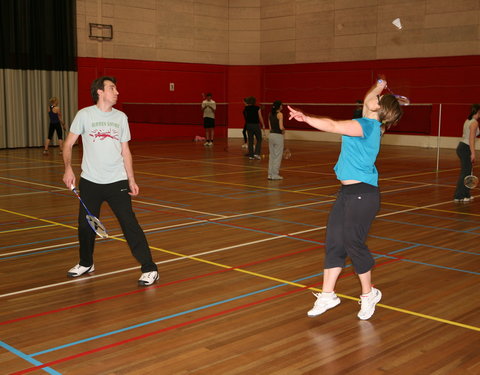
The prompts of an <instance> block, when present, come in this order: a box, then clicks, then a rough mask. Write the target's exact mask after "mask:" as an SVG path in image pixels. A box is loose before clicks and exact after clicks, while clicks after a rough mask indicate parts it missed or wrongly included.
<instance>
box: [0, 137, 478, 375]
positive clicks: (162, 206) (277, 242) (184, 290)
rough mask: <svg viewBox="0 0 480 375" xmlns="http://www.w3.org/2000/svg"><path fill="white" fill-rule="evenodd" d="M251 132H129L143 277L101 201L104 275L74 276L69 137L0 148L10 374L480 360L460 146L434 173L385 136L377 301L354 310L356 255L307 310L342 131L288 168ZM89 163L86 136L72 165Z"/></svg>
mask: <svg viewBox="0 0 480 375" xmlns="http://www.w3.org/2000/svg"><path fill="white" fill-rule="evenodd" d="M240 145H241V141H240V140H230V141H229V143H228V144H227V143H226V141H225V140H224V141H219V142H217V143H216V144H215V146H214V147H213V148H211V149H210V148H209V149H206V148H205V147H204V146H203V145H201V144H195V143H193V142H187V141H171V142H156V143H153V142H152V143H135V142H132V143H131V149H132V152H133V155H134V167H135V172H136V180H137V183H138V185H139V186H140V192H141V194H140V196H138V197H137V198H135V199H134V208H135V211H136V214H137V217H138V219H139V221H140V223H141V225H142V227H143V229H144V230H145V232H146V234H147V237H148V240H149V243H150V245H151V248H152V253H153V257H154V260H155V261H156V262H157V264H158V267H159V271H160V280H159V282H158V283H157V284H155V285H154V286H152V287H148V288H142V287H138V286H137V279H138V277H139V276H140V270H139V267H138V265H137V264H136V263H135V260H134V259H133V257H132V256H131V255H130V252H129V250H128V247H127V245H126V243H125V241H124V239H123V237H122V233H121V231H120V229H119V226H118V223H117V222H116V220H115V218H114V217H113V216H112V213H111V211H110V210H109V208H108V206H104V207H103V209H102V217H101V219H102V221H103V222H104V224H105V225H106V227H107V229H108V230H109V232H110V235H111V236H112V237H111V238H109V239H106V240H98V241H97V245H96V250H95V267H96V271H95V273H93V274H91V275H89V276H86V277H81V278H78V279H68V278H67V277H66V272H67V270H68V269H69V268H70V267H72V266H73V265H75V264H76V263H77V261H78V257H77V239H76V230H75V228H76V225H77V224H76V217H77V212H78V206H79V202H78V200H77V199H76V198H75V197H74V196H73V194H72V193H71V192H69V191H68V190H67V189H65V187H64V186H63V183H62V174H63V164H62V159H61V156H60V155H59V153H58V149H52V150H51V152H50V154H49V155H48V156H43V155H42V153H41V149H14V150H0V160H1V163H2V165H1V167H0V212H1V213H2V219H1V220H0V239H1V242H0V250H1V252H0V332H1V334H0V368H1V370H0V372H1V373H2V374H26V373H31V374H44V373H48V374H209V375H216V374H222V375H223V374H256V375H263V374H286V375H294V374H368V375H371V374H479V373H480V313H479V311H480V288H479V285H480V283H479V281H480V260H479V255H480V241H478V240H479V236H480V210H479V208H480V198H479V199H477V200H474V201H473V202H470V203H467V204H465V203H462V204H460V203H454V202H453V199H452V198H453V192H454V186H455V183H456V179H457V174H458V169H459V163H458V160H457V157H456V155H455V150H441V152H440V171H439V172H438V173H436V172H435V167H436V155H437V153H436V150H433V149H420V148H412V147H398V146H383V147H382V150H381V153H380V155H379V159H378V162H377V167H378V169H379V171H380V177H381V180H380V188H381V191H382V208H381V211H380V212H379V213H378V217H377V219H376V221H375V222H374V225H373V227H372V229H371V232H370V236H369V239H368V244H369V247H370V248H371V250H372V252H373V253H374V255H375V257H376V262H377V263H376V268H375V270H374V273H373V275H374V282H375V285H376V286H377V287H378V288H379V289H380V290H381V291H382V292H383V299H382V301H381V303H380V304H379V305H378V306H377V310H376V312H375V315H374V316H373V317H372V318H371V319H370V320H368V321H359V320H358V319H357V317H356V314H357V312H358V309H359V305H358V303H357V301H358V296H359V293H360V291H359V289H360V288H359V284H358V281H357V278H356V276H355V275H354V273H353V272H352V267H351V266H350V264H348V265H347V267H346V268H345V270H344V272H343V274H342V276H341V279H340V280H339V282H338V284H337V293H338V294H339V295H340V297H341V299H342V303H341V304H340V305H339V306H338V307H336V308H334V309H332V310H329V311H328V312H326V313H325V314H323V315H321V316H319V317H316V318H313V319H312V318H308V317H307V315H306V312H307V311H308V310H309V309H310V308H311V306H312V305H313V302H314V301H315V297H314V296H313V295H312V293H311V292H312V291H313V292H318V291H319V288H321V280H322V268H323V251H324V249H323V244H324V237H325V224H326V221H327V215H328V212H329V209H330V207H331V205H332V201H333V200H334V194H335V192H336V191H337V189H338V182H337V181H336V180H335V177H334V174H333V171H332V168H333V165H334V163H335V161H336V159H337V156H338V152H339V144H336V143H322V142H306V141H288V147H289V148H290V149H291V151H292V157H291V159H289V160H284V161H283V165H282V169H281V174H282V175H283V176H284V178H285V179H284V180H283V181H268V180H267V169H266V168H267V164H268V159H267V157H266V158H265V159H263V160H261V161H249V160H248V159H247V158H245V157H244V156H243V153H244V150H243V149H241V148H240ZM264 150H267V145H264ZM80 158H81V154H80V149H79V147H75V149H74V163H75V164H76V165H77V171H78V168H79V164H80ZM77 178H78V174H77ZM475 193H476V191H475ZM474 195H475V194H474ZM307 289H309V290H307Z"/></svg>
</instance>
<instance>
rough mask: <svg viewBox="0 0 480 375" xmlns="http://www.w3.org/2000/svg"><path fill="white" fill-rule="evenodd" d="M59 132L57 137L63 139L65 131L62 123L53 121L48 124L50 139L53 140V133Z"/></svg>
mask: <svg viewBox="0 0 480 375" xmlns="http://www.w3.org/2000/svg"><path fill="white" fill-rule="evenodd" d="M55 132H56V133H57V137H58V139H59V140H61V139H63V131H62V124H60V123H59V122H51V123H50V125H49V126H48V137H47V138H48V139H50V140H52V138H53V133H55Z"/></svg>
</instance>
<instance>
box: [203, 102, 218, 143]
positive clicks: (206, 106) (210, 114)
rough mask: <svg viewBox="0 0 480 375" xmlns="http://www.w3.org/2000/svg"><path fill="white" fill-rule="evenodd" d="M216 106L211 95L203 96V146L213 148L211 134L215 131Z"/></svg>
mask: <svg viewBox="0 0 480 375" xmlns="http://www.w3.org/2000/svg"><path fill="white" fill-rule="evenodd" d="M216 110H217V104H216V103H215V101H214V100H213V99H212V94H210V93H208V94H206V95H205V100H204V101H203V102H202V112H203V127H204V128H205V139H206V142H205V146H213V133H214V129H215V111H216Z"/></svg>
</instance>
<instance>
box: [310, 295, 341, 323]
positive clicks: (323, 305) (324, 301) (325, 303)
mask: <svg viewBox="0 0 480 375" xmlns="http://www.w3.org/2000/svg"><path fill="white" fill-rule="evenodd" d="M313 295H314V296H315V297H317V300H316V301H315V304H314V305H313V308H312V309H311V310H310V311H309V312H308V313H307V315H308V316H309V317H311V318H312V317H314V316H318V315H320V314H323V313H324V312H325V311H327V310H328V309H331V308H333V307H335V306H337V305H338V304H339V303H340V298H338V297H337V295H336V294H335V293H313Z"/></svg>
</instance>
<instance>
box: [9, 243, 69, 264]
mask: <svg viewBox="0 0 480 375" xmlns="http://www.w3.org/2000/svg"><path fill="white" fill-rule="evenodd" d="M73 247H77V248H78V244H75V245H70V246H62V247H58V248H55V249H46V250H37V251H33V252H31V253H25V254H18V255H12V256H8V257H0V262H1V261H2V260H9V259H17V258H23V257H27V256H30V255H38V254H43V253H52V252H56V251H62V250H66V249H71V248H73ZM0 256H1V254H0Z"/></svg>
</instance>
